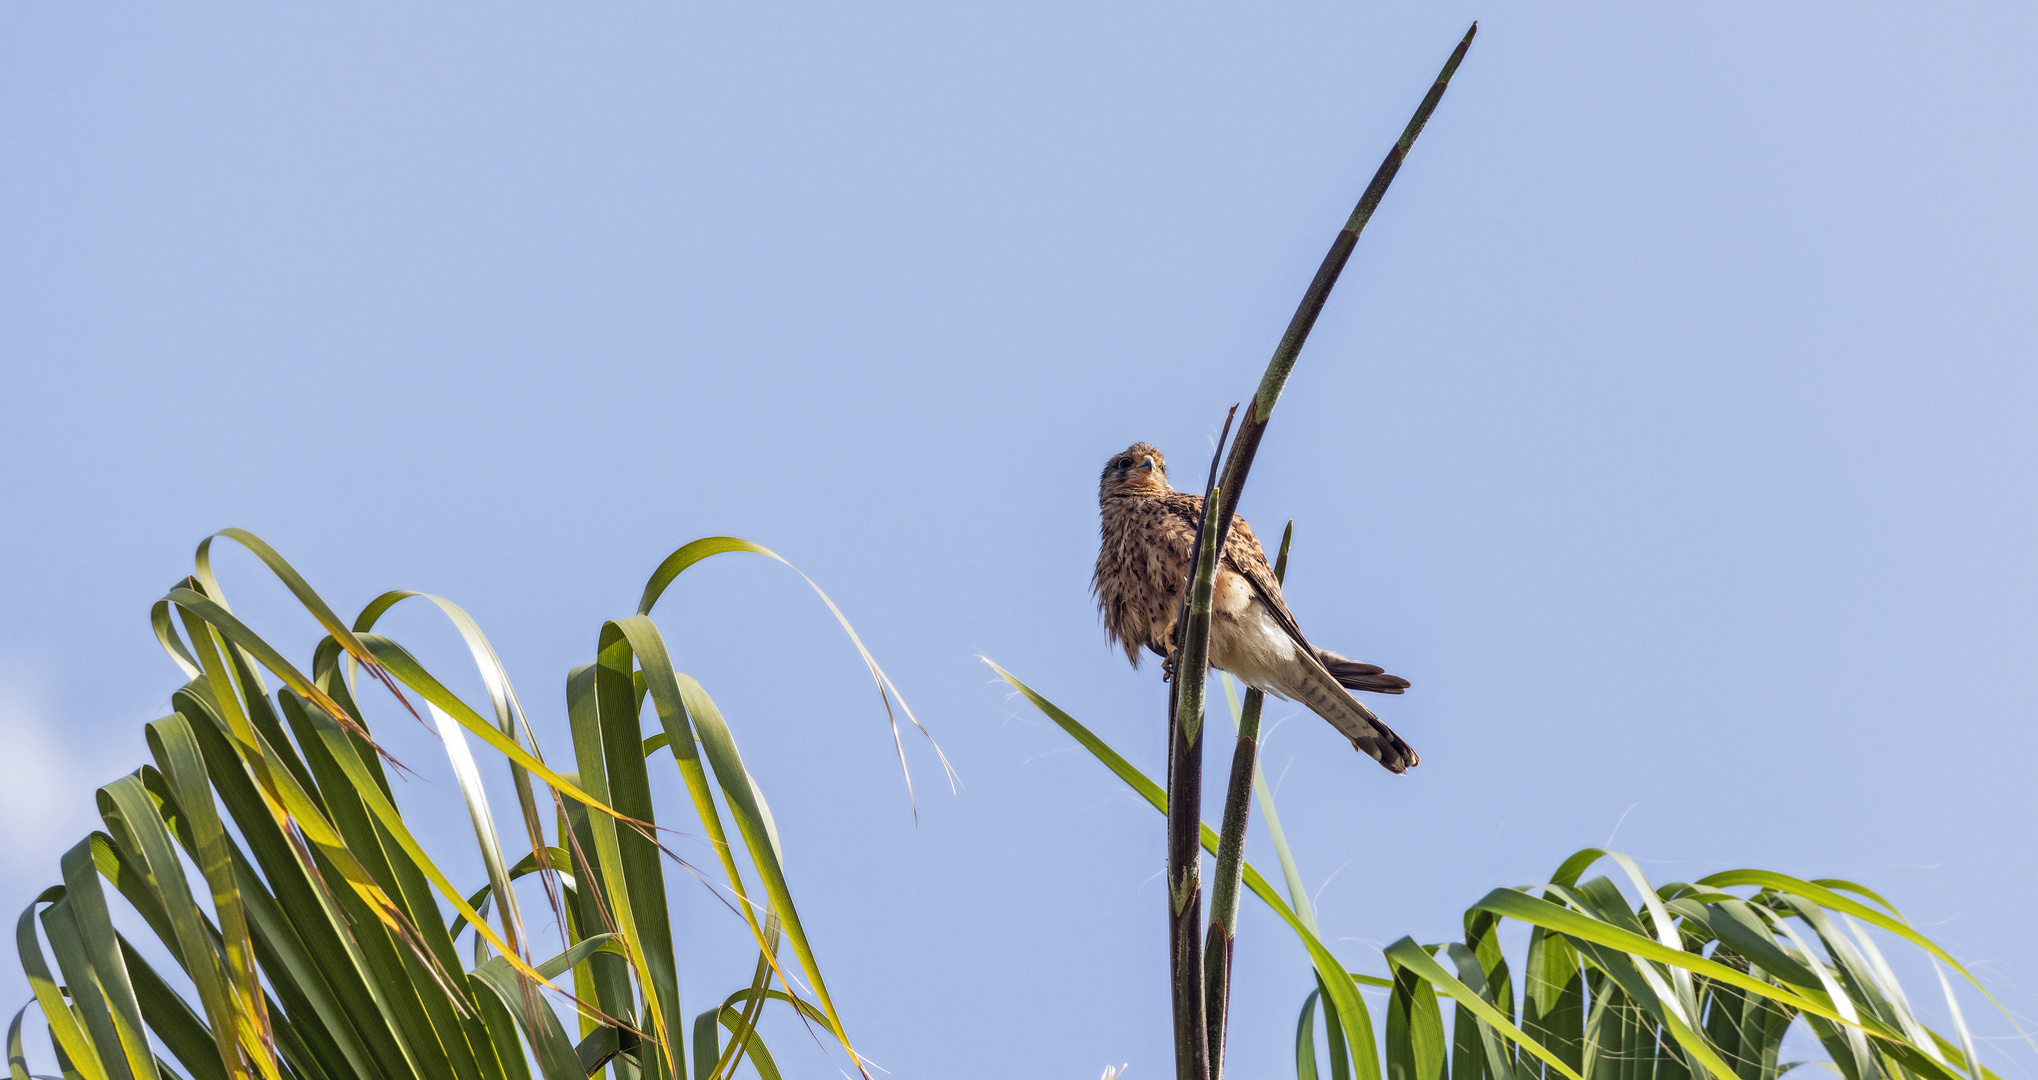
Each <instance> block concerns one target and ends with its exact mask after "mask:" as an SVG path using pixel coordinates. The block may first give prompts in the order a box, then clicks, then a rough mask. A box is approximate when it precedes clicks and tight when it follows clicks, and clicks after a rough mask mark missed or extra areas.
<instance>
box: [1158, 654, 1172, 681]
mask: <svg viewBox="0 0 2038 1080" xmlns="http://www.w3.org/2000/svg"><path fill="white" fill-rule="evenodd" d="M1161 681H1162V682H1174V681H1175V654H1174V653H1169V654H1168V655H1166V656H1164V657H1162V658H1161Z"/></svg>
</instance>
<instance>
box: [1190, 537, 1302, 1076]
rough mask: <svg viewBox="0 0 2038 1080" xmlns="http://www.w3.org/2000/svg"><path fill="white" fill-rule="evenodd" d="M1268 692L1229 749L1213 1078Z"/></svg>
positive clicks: (1217, 907) (1218, 885)
mask: <svg viewBox="0 0 2038 1080" xmlns="http://www.w3.org/2000/svg"><path fill="white" fill-rule="evenodd" d="M1294 538H1295V523H1294V522H1292V521H1290V522H1289V523H1288V527H1287V528H1286V529H1284V530H1282V532H1281V552H1280V554H1279V555H1278V556H1276V558H1275V560H1274V579H1275V580H1276V581H1284V580H1286V578H1287V574H1288V545H1289V544H1290V542H1292V541H1293V540H1294ZM1266 700H1267V695H1266V694H1265V693H1263V692H1261V691H1260V690H1259V689H1258V688H1254V689H1251V690H1247V691H1246V692H1245V707H1244V708H1243V709H1241V710H1239V717H1238V741H1237V742H1236V743H1235V744H1234V745H1233V748H1232V751H1231V782H1230V784H1229V786H1227V788H1226V789H1225V793H1224V818H1223V820H1222V822H1221V823H1220V825H1219V828H1218V833H1217V878H1216V882H1215V884H1214V885H1212V886H1211V891H1210V929H1209V931H1208V932H1207V933H1206V935H1205V936H1204V939H1203V995H1204V1001H1205V1005H1204V1014H1205V1016H1206V1020H1205V1024H1206V1025H1207V1026H1208V1028H1209V1031H1210V1062H1211V1070H1210V1071H1211V1076H1212V1077H1220V1076H1222V1075H1223V1073H1224V1057H1223V1049H1224V1033H1225V1023H1226V1021H1227V1020H1228V1019H1229V1017H1230V1014H1231V949H1232V942H1233V940H1234V939H1235V938H1236V936H1237V934H1238V894H1239V885H1240V883H1241V881H1242V879H1243V876H1244V874H1245V830H1246V824H1247V822H1248V820H1249V819H1250V818H1251V816H1252V786H1253V778H1254V776H1255V775H1256V774H1257V772H1258V769H1259V751H1260V713H1261V711H1262V710H1263V709H1264V708H1265V705H1266Z"/></svg>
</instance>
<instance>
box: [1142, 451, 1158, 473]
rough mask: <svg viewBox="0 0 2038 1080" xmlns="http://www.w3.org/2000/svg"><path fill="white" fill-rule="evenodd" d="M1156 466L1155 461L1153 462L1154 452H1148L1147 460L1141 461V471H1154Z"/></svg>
mask: <svg viewBox="0 0 2038 1080" xmlns="http://www.w3.org/2000/svg"><path fill="white" fill-rule="evenodd" d="M1154 468H1155V465H1154V463H1153V455H1152V454H1148V455H1147V456H1146V460H1145V461H1142V462H1140V463H1139V471H1141V472H1152V471H1153V470H1154Z"/></svg>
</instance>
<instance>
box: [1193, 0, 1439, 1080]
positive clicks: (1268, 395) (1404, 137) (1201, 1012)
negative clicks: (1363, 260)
mask: <svg viewBox="0 0 2038 1080" xmlns="http://www.w3.org/2000/svg"><path fill="white" fill-rule="evenodd" d="M1478 32H1479V24H1478V23H1476V22H1475V23H1473V24H1472V27H1471V29H1469V30H1467V31H1466V32H1465V36H1464V38H1463V39H1462V40H1460V41H1459V42H1458V47H1457V48H1456V49H1454V50H1452V52H1451V56H1450V59H1449V60H1447V61H1445V63H1444V67H1443V70H1442V71H1441V72H1439V73H1438V74H1437V77H1436V81H1435V82H1434V83H1432V84H1431V85H1430V88H1429V92H1428V93H1427V94H1425V95H1423V99H1422V103H1421V104H1420V105H1418V106H1416V110H1415V115H1414V116H1413V117H1411V118H1410V119H1409V121H1408V126H1407V127H1405V128H1403V129H1402V132H1401V138H1399V139H1397V140H1396V141H1395V143H1394V145H1393V146H1392V147H1390V148H1388V151H1387V156H1386V158H1385V159H1384V160H1382V161H1381V162H1380V167H1379V168H1378V169H1377V170H1375V171H1374V173H1373V179H1372V182H1371V183H1368V184H1367V185H1366V190H1365V192H1364V193H1363V194H1361V195H1360V196H1359V202H1358V205H1357V206H1355V207H1353V208H1352V212H1351V216H1350V217H1348V218H1346V219H1345V224H1344V228H1342V229H1340V230H1338V234H1337V237H1336V238H1335V239H1333V240H1332V241H1331V245H1330V251H1329V252H1327V253H1326V254H1325V255H1324V257H1323V262H1322V264H1321V265H1319V266H1318V267H1317V269H1316V276H1315V278H1313V279H1312V280H1311V281H1310V282H1309V288H1308V289H1307V290H1305V291H1304V292H1303V294H1302V302H1301V303H1300V304H1298V305H1297V306H1296V308H1295V315H1294V317H1293V318H1291V319H1289V321H1288V329H1287V332H1286V333H1284V334H1282V335H1281V342H1280V344H1279V345H1277V346H1275V348H1274V355H1273V357H1272V359H1270V360H1268V361H1267V369H1266V372H1265V373H1264V374H1262V375H1261V377H1260V385H1259V388H1258V390H1257V391H1255V392H1254V394H1253V400H1252V407H1251V408H1250V409H1248V410H1246V415H1245V420H1244V423H1242V424H1241V425H1240V426H1239V432H1238V437H1237V438H1236V439H1234V440H1232V442H1231V451H1230V454H1229V455H1228V457H1227V458H1226V460H1225V464H1224V473H1223V476H1222V477H1221V478H1213V479H1214V482H1213V483H1212V485H1211V487H1210V490H1209V494H1208V497H1207V498H1208V501H1207V502H1206V503H1205V508H1206V517H1205V520H1204V523H1203V525H1202V526H1201V527H1199V528H1198V530H1197V536H1196V539H1197V553H1196V577H1195V579H1194V581H1193V582H1192V583H1191V587H1190V588H1188V589H1185V590H1184V595H1183V598H1182V602H1183V611H1184V613H1185V614H1184V617H1183V619H1182V620H1181V622H1180V623H1178V625H1179V626H1181V627H1182V628H1183V629H1184V630H1185V631H1187V632H1186V634H1185V635H1183V636H1178V637H1177V638H1176V647H1177V650H1178V655H1179V656H1180V658H1181V660H1180V662H1178V663H1177V666H1176V678H1175V694H1174V699H1171V700H1177V705H1176V707H1175V708H1174V709H1171V711H1170V724H1169V728H1170V731H1171V733H1172V734H1171V737H1170V744H1169V745H1170V754H1169V768H1168V790H1169V814H1168V822H1169V824H1168V886H1169V902H1170V909H1169V930H1170V936H1169V941H1170V942H1171V945H1172V947H1171V950H1170V957H1169V959H1170V967H1171V971H1170V975H1171V978H1172V979H1173V982H1174V988H1173V989H1174V998H1173V1000H1174V1002H1175V1047H1176V1073H1177V1075H1178V1076H1179V1077H1180V1078H1181V1080H1204V1078H1206V1077H1207V1078H1208V1080H1218V1078H1220V1077H1222V1076H1223V1074H1224V1043H1223V1020H1222V1013H1223V1010H1224V1003H1225V1002H1227V1001H1229V1000H1230V996H1231V987H1230V980H1231V965H1230V955H1231V943H1232V940H1233V937H1234V935H1235V932H1236V928H1235V927H1234V926H1233V925H1232V923H1231V920H1232V919H1233V918H1234V917H1235V915H1236V912H1237V891H1238V875H1239V874H1240V873H1241V872H1242V870H1241V869H1240V865H1241V863H1240V860H1239V859H1238V858H1237V857H1236V856H1234V858H1233V860H1232V866H1231V868H1230V869H1229V870H1228V871H1227V876H1225V877H1223V878H1221V879H1220V880H1219V883H1218V885H1217V886H1216V888H1217V889H1218V890H1220V891H1222V892H1224V893H1226V894H1228V895H1229V896H1230V897H1231V904H1232V907H1231V911H1230V912H1229V913H1218V914H1220V915H1221V919H1222V921H1213V923H1212V925H1211V928H1210V933H1209V938H1210V945H1209V946H1208V948H1209V952H1208V955H1209V956H1210V957H1212V958H1213V959H1212V961H1211V962H1210V963H1209V964H1208V965H1207V970H1206V964H1205V963H1198V962H1191V961H1192V960H1193V959H1195V958H1197V957H1198V954H1200V953H1203V952H1204V949H1205V947H1204V946H1203V945H1201V944H1199V943H1197V942H1195V941H1193V940H1190V941H1183V940H1181V933H1180V929H1181V928H1180V923H1179V921H1180V919H1181V917H1182V914H1183V913H1184V912H1185V911H1187V910H1189V907H1190V905H1191V902H1197V901H1200V897H1201V893H1200V884H1201V883H1200V881H1199V880H1198V878H1199V874H1198V869H1197V868H1198V864H1199V863H1200V856H1199V855H1197V854H1196V852H1195V849H1194V847H1193V846H1192V843H1193V842H1192V840H1191V838H1192V837H1194V836H1195V835H1196V832H1195V830H1197V829H1200V828H1201V810H1202V794H1201V783H1202V744H1201V741H1200V738H1201V734H1202V731H1201V721H1202V712H1201V705H1202V695H1203V688H1202V683H1203V680H1204V679H1205V678H1207V674H1208V672H1207V663H1208V655H1209V632H1210V624H1209V617H1208V584H1209V583H1208V582H1206V581H1205V579H1204V575H1205V573H1206V569H1205V568H1206V567H1210V568H1212V569H1214V564H1215V553H1217V552H1221V551H1223V550H1224V545H1225V542H1226V541H1227V539H1228V538H1229V536H1230V533H1231V521H1232V517H1233V515H1234V514H1236V512H1237V510H1238V500H1239V496H1240V495H1241V494H1243V493H1244V491H1245V482H1246V476H1247V474H1248V473H1250V472H1251V471H1252V464H1253V458H1254V456H1255V455H1256V454H1257V453H1258V452H1259V446H1260V439H1261V438H1262V437H1263V436H1264V435H1265V434H1266V430H1267V425H1268V423H1269V422H1270V421H1271V420H1272V418H1273V413H1274V405H1275V404H1276V403H1277V402H1279V401H1280V398H1281V392H1282V390H1283V389H1285V388H1286V386H1287V384H1288V376H1289V375H1290V374H1292V373H1293V372H1294V370H1295V361H1296V358H1297V357H1299V356H1300V355H1301V353H1302V346H1303V345H1304V344H1305V343H1306V342H1307V341H1308V340H1309V331H1310V330H1311V329H1313V328H1314V327H1315V325H1316V317H1317V316H1318V315H1320V314H1322V312H1323V305H1324V303H1325V302H1326V301H1327V300H1329V299H1330V290H1331V289H1332V288H1333V287H1335V286H1336V285H1337V279H1338V276H1339V275H1340V274H1342V273H1343V272H1344V267H1345V263H1346V262H1347V261H1349V260H1350V259H1351V255H1352V251H1353V249H1354V248H1356V247H1357V246H1358V242H1359V234H1360V233H1361V232H1363V231H1364V230H1365V228H1366V223H1367V222H1369V221H1371V220H1372V218H1373V211H1374V210H1375V209H1376V208H1377V207H1378V206H1379V205H1380V200H1381V198H1382V197H1384V196H1385V195H1386V194H1387V187H1388V185H1390V184H1392V183H1393V182H1394V177H1395V175H1396V174H1398V173H1399V172H1400V171H1401V163H1402V162H1403V161H1405V160H1407V158H1408V153H1409V151H1410V150H1411V149H1413V148H1414V146H1415V140H1416V137H1417V136H1419V135H1421V134H1422V129H1423V126H1424V125H1425V124H1427V123H1429V117H1430V114H1431V113H1433V112H1435V111H1436V107H1437V103H1438V102H1439V101H1441V100H1443V96H1444V91H1445V90H1446V89H1447V88H1449V86H1450V83H1451V76H1452V75H1454V74H1456V73H1457V70H1458V65H1459V64H1460V63H1462V62H1463V61H1464V59H1465V53H1466V51H1467V50H1469V49H1470V48H1471V47H1472V38H1473V36H1474V35H1476V34H1477V33H1478ZM1226 426H1227V428H1228V427H1229V422H1228V421H1227V424H1226ZM1220 445H1221V444H1220ZM1199 595H1201V596H1202V597H1203V600H1202V601H1201V602H1202V603H1203V605H1204V611H1203V612H1202V618H1201V620H1200V621H1198V620H1197V619H1196V605H1197V603H1198V600H1197V597H1198V596H1199ZM1192 658H1193V659H1194V662H1193V663H1191V662H1190V660H1191V659H1192ZM1191 699H1193V700H1194V703H1195V705H1196V707H1197V708H1196V711H1195V713H1194V715H1193V718H1190V714H1189V713H1188V711H1187V710H1186V709H1185V708H1184V707H1183V705H1184V704H1186V703H1187V702H1188V701H1190V700H1191ZM1177 717H1180V718H1183V719H1182V720H1177ZM1185 735H1186V736H1189V738H1188V739H1186V740H1185V739H1184V736H1185ZM1233 773H1234V779H1235V778H1236V776H1237V774H1238V769H1237V765H1236V762H1234V768H1233ZM1244 775H1245V776H1247V777H1250V775H1251V769H1250V767H1248V768H1247V769H1246V770H1245V773H1244ZM1233 788H1234V790H1233V791H1232V792H1231V793H1230V795H1229V797H1228V798H1227V799H1226V805H1225V810H1224V817H1223V819H1222V823H1223V828H1224V832H1223V833H1222V834H1220V837H1219V844H1218V847H1219V851H1220V852H1221V851H1223V850H1224V848H1225V847H1226V845H1227V843H1228V844H1229V845H1230V846H1232V847H1238V846H1239V845H1242V844H1243V843H1244V840H1245V827H1246V822H1247V820H1248V818H1249V816H1250V813H1251V807H1250V801H1249V800H1250V784H1249V783H1245V784H1238V783H1234V785H1233ZM1213 895H1214V894H1213ZM1194 906H1197V907H1200V903H1196V904H1195V905H1194ZM1191 936H1193V935H1191ZM1212 1017H1215V1018H1216V1022H1215V1023H1212V1022H1210V1018H1212ZM1199 1043H1200V1049H1199Z"/></svg>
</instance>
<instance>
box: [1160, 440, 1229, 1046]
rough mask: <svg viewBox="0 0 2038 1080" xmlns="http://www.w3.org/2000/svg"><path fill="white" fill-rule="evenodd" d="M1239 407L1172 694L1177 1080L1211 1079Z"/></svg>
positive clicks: (1207, 509) (1213, 467) (1189, 596)
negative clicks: (1209, 785) (1220, 774)
mask: <svg viewBox="0 0 2038 1080" xmlns="http://www.w3.org/2000/svg"><path fill="white" fill-rule="evenodd" d="M1237 415H1238V406H1236V405H1234V406H1232V407H1231V412H1230V413H1227V414H1226V415H1225V417H1224V433H1223V434H1222V435H1220V436H1218V439H1217V453H1213V454H1212V455H1211V457H1210V479H1209V482H1208V483H1207V484H1206V485H1205V486H1204V489H1203V507H1204V514H1203V520H1202V521H1201V522H1200V523H1198V524H1197V526H1196V545H1195V551H1196V567H1195V572H1194V573H1193V574H1192V575H1191V576H1190V579H1189V587H1188V588H1187V589H1185V590H1183V597H1182V611H1181V615H1180V616H1179V617H1178V618H1177V620H1176V623H1175V643H1176V648H1175V655H1174V662H1175V675H1174V680H1173V686H1172V688H1171V693H1170V694H1169V696H1168V963H1169V973H1168V974H1169V982H1170V984H1171V986H1172V988H1173V1005H1174V1019H1175V1073H1176V1076H1177V1078H1178V1080H1209V1077H1210V1061H1209V1057H1208V1053H1209V1048H1210V1036H1209V1031H1208V1028H1207V1021H1208V1016H1207V1013H1206V1012H1205V1007H1204V1001H1203V987H1204V981H1203V954H1202V948H1201V942H1200V941H1199V940H1198V938H1197V937H1196V930H1197V926H1198V924H1199V923H1201V922H1202V921H1203V713H1204V708H1203V704H1204V700H1203V699H1204V691H1205V689H1206V687H1207V685H1208V683H1209V679H1210V597H1211V593H1212V592H1213V591H1214V582H1215V581H1216V577H1217V550H1218V549H1217V547H1216V545H1215V544H1214V543H1213V542H1212V541H1213V540H1215V538H1216V537H1217V533H1218V530H1217V528H1216V526H1215V525H1214V524H1213V519H1212V516H1211V515H1213V514H1215V513H1216V510H1217V502H1218V499H1217V495H1218V490H1217V488H1216V483H1217V462H1218V454H1221V453H1223V451H1224V441H1225V439H1227V438H1229V437H1230V436H1231V422H1232V419H1233V418H1234V417H1236V416H1237Z"/></svg>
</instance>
